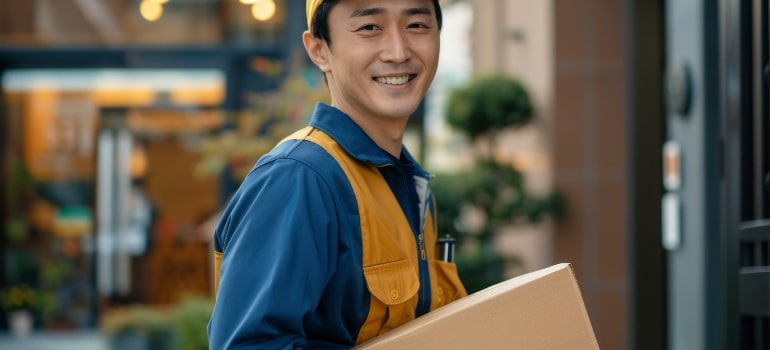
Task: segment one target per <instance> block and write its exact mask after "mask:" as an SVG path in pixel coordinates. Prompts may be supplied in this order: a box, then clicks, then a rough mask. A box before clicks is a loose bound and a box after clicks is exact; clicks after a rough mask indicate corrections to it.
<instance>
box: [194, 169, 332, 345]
mask: <svg viewBox="0 0 770 350" xmlns="http://www.w3.org/2000/svg"><path fill="white" fill-rule="evenodd" d="M332 199H333V193H332V191H331V189H330V187H329V185H328V184H327V183H326V182H324V180H323V179H322V178H321V176H319V175H318V174H317V173H316V172H315V171H314V170H312V169H310V168H309V167H307V166H306V165H304V164H303V163H300V162H298V161H295V160H290V159H278V160H274V161H272V162H269V163H267V164H264V165H261V166H260V167H258V168H257V170H256V171H255V172H253V173H252V174H250V175H249V176H248V177H247V179H246V180H245V181H244V183H243V185H242V186H241V188H240V189H239V190H238V191H237V193H236V195H235V196H234V197H233V199H232V200H231V202H230V203H229V205H228V207H227V209H226V210H225V211H224V213H223V216H222V219H221V220H220V223H219V225H218V227H217V230H216V239H217V244H218V246H219V248H220V249H221V250H222V252H223V258H222V265H221V269H220V281H219V292H218V295H217V301H216V305H215V307H214V312H213V314H212V317H211V321H210V322H209V328H208V332H209V345H210V348H211V349H220V350H227V349H296V348H305V347H310V344H308V343H307V340H306V338H305V334H304V331H303V318H304V317H305V316H306V315H308V314H309V313H311V312H312V311H313V310H314V309H315V308H316V305H317V304H318V302H319V300H320V298H321V295H322V294H323V291H324V288H325V286H326V284H327V282H328V279H329V276H330V275H331V273H333V270H334V268H333V266H335V264H336V261H335V259H336V249H337V245H336V240H337V231H338V223H337V216H336V215H337V214H336V212H335V208H334V204H333V202H332Z"/></svg>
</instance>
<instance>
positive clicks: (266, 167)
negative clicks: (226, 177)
mask: <svg viewBox="0 0 770 350" xmlns="http://www.w3.org/2000/svg"><path fill="white" fill-rule="evenodd" d="M440 11H441V9H440V8H439V5H438V1H437V0H308V1H307V17H308V28H309V31H307V32H305V33H304V34H303V37H302V40H303V43H304V45H305V49H306V50H307V53H308V55H309V57H310V59H311V60H312V61H313V63H314V64H315V65H316V66H318V68H319V69H320V70H321V71H322V72H323V73H324V75H325V78H326V81H327V83H328V87H329V91H330V95H331V104H332V105H331V106H328V105H325V104H318V105H317V106H316V109H315V111H314V113H313V116H312V118H311V121H310V124H309V126H308V127H306V128H304V129H302V130H300V131H298V132H296V133H294V134H293V135H291V136H289V137H287V138H286V139H285V140H284V141H282V142H281V143H279V144H278V145H277V146H276V147H275V148H274V149H273V150H272V151H271V152H270V153H269V154H267V155H265V156H264V157H262V158H261V159H260V160H259V162H258V163H257V165H256V166H255V168H254V169H253V170H252V171H251V173H250V174H249V175H248V176H247V177H246V179H245V180H244V182H243V184H242V185H241V187H240V188H239V189H238V191H237V192H236V194H235V195H234V197H233V198H232V200H231V202H230V203H229V204H228V206H227V208H226V209H225V211H224V212H223V215H222V218H221V220H220V222H219V224H218V226H217V229H216V231H215V250H216V252H215V255H216V257H217V264H216V265H217V266H216V271H217V273H218V276H217V279H218V292H217V293H218V294H217V302H216V306H215V308H214V313H213V314H212V317H211V321H210V323H209V328H208V333H209V342H210V347H211V349H217V350H223V349H294V348H351V347H352V346H354V345H355V344H359V343H361V342H363V341H366V340H368V339H371V338H373V337H375V336H377V335H379V334H382V333H384V332H387V331H388V330H391V329H393V328H395V327H397V326H400V325H402V324H404V323H406V322H408V321H409V320H412V319H414V318H415V317H418V316H420V315H423V314H425V313H427V312H428V311H430V310H433V309H436V308H438V307H440V306H442V305H445V304H447V303H449V302H451V301H454V300H456V299H458V298H461V297H463V296H465V295H466V292H465V289H464V288H463V286H462V283H461V282H460V280H459V278H458V276H457V270H456V268H455V266H454V264H452V263H448V262H442V261H438V260H436V259H435V256H436V236H437V234H436V222H435V216H434V212H435V211H434V202H433V198H432V196H431V193H430V190H429V188H428V180H429V178H430V176H429V175H428V174H427V173H426V172H425V171H424V170H423V169H422V168H420V166H419V165H418V164H417V163H416V162H415V161H414V159H413V158H412V156H411V155H410V154H409V152H408V151H407V150H406V148H404V147H403V145H402V137H403V133H404V129H405V128H406V124H407V120H408V118H409V117H410V115H411V114H412V113H414V111H415V110H416V109H417V107H418V105H419V104H420V101H421V100H422V98H423V96H424V95H425V92H426V91H427V89H428V87H429V85H430V83H431V81H432V80H433V76H434V74H435V73H436V68H437V65H438V52H439V29H440V26H441V12H440Z"/></svg>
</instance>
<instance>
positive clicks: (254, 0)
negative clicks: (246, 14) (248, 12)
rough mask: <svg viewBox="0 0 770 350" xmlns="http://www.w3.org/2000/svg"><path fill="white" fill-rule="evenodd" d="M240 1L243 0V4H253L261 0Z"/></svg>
mask: <svg viewBox="0 0 770 350" xmlns="http://www.w3.org/2000/svg"><path fill="white" fill-rule="evenodd" d="M240 1H241V4H244V5H251V4H253V3H255V2H257V1H259V0H240Z"/></svg>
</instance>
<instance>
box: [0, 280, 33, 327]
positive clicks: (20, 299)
mask: <svg viewBox="0 0 770 350" xmlns="http://www.w3.org/2000/svg"><path fill="white" fill-rule="evenodd" d="M0 294H1V296H2V306H3V310H5V313H6V315H7V317H8V327H9V328H10V331H11V334H13V335H14V336H16V337H27V336H29V335H30V334H31V333H32V326H33V321H34V318H33V312H34V310H35V308H36V307H37V304H38V294H37V291H36V290H35V289H34V288H32V287H30V286H29V285H26V284H17V285H12V286H10V287H8V288H5V289H3V290H2V293H0Z"/></svg>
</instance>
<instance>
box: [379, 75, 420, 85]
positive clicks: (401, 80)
mask: <svg viewBox="0 0 770 350" xmlns="http://www.w3.org/2000/svg"><path fill="white" fill-rule="evenodd" d="M416 76H417V75H416V74H408V75H404V76H400V77H375V78H374V81H376V82H378V83H380V84H387V85H404V84H406V83H408V82H410V81H412V79H414V77H416Z"/></svg>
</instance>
